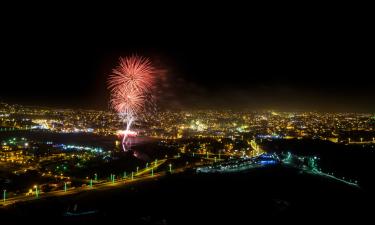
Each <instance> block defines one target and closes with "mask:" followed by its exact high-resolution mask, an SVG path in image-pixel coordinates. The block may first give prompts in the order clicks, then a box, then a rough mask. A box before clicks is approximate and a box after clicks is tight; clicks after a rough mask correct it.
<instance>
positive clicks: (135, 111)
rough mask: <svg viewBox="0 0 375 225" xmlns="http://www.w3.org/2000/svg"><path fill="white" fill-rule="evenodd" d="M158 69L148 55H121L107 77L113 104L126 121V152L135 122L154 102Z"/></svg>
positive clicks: (124, 136)
mask: <svg viewBox="0 0 375 225" xmlns="http://www.w3.org/2000/svg"><path fill="white" fill-rule="evenodd" d="M155 73H156V70H155V68H154V67H153V66H152V64H151V61H150V60H149V59H148V58H145V57H141V56H137V55H133V56H130V57H125V58H120V62H119V65H118V66H117V67H116V68H115V69H113V70H112V74H111V75H110V76H109V79H108V88H109V90H110V94H111V97H110V105H111V108H113V109H114V110H115V111H116V112H117V113H118V114H119V116H120V118H121V119H122V120H123V121H124V122H125V123H126V130H125V132H123V139H122V147H123V149H124V151H126V145H127V144H128V134H129V133H131V131H130V128H131V125H132V123H133V122H134V121H135V120H136V119H137V117H139V116H140V115H141V114H143V113H145V112H146V111H147V110H148V106H149V105H153V104H152V103H151V102H152V100H153V95H152V94H153V88H154V83H155Z"/></svg>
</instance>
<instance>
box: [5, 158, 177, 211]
mask: <svg viewBox="0 0 375 225" xmlns="http://www.w3.org/2000/svg"><path fill="white" fill-rule="evenodd" d="M166 161H167V159H163V160H159V161H158V162H157V163H156V165H155V164H154V163H152V164H153V165H152V166H149V167H148V168H145V169H142V170H140V171H139V172H138V173H134V176H133V179H132V178H131V175H130V176H128V177H127V178H126V179H122V178H120V179H117V180H114V182H113V181H105V182H100V183H96V184H93V185H92V187H90V185H87V186H85V187H74V188H68V189H67V190H66V191H65V190H58V191H51V192H46V193H44V192H42V193H39V195H38V197H37V196H36V195H26V194H22V195H19V196H15V197H11V198H7V199H6V200H5V201H4V200H3V201H1V202H0V206H7V205H11V204H14V203H17V202H26V201H32V200H37V199H42V198H48V197H57V196H65V195H72V194H77V193H80V192H84V191H92V190H104V189H110V188H114V187H122V186H126V185H129V184H134V183H136V182H141V181H145V180H149V179H154V178H158V177H161V176H163V175H165V174H166V173H165V172H158V173H153V175H152V174H151V171H152V169H153V170H156V169H157V168H158V167H159V166H161V165H162V164H164V163H165V162H166ZM183 170H184V169H182V170H180V169H179V170H176V171H174V172H182V171H183Z"/></svg>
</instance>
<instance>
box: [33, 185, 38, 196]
mask: <svg viewBox="0 0 375 225" xmlns="http://www.w3.org/2000/svg"><path fill="white" fill-rule="evenodd" d="M34 188H35V197H37V198H38V197H39V193H38V186H37V185H34Z"/></svg>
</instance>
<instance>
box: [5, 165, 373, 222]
mask: <svg viewBox="0 0 375 225" xmlns="http://www.w3.org/2000/svg"><path fill="white" fill-rule="evenodd" d="M371 199H372V198H371V197H370V195H369V194H368V193H365V192H364V191H362V190H361V189H359V188H356V187H353V186H349V185H346V184H343V183H339V182H337V181H333V180H329V179H327V178H322V177H319V176H316V175H310V174H305V173H301V172H300V171H298V170H296V169H292V168H286V167H282V166H271V167H267V168H259V169H254V170H252V171H248V172H246V173H239V174H216V175H214V174H195V173H193V172H186V173H183V174H178V175H168V176H166V177H164V178H160V179H158V180H153V181H147V182H143V183H138V184H134V185H133V186H128V187H127V188H125V189H111V190H105V191H97V190H94V191H90V192H86V193H81V194H79V195H74V196H69V197H60V198H56V199H54V198H50V199H41V200H37V201H33V202H29V203H22V204H18V205H14V206H10V207H7V208H5V209H1V210H0V217H1V221H2V222H4V224H12V223H18V222H27V223H28V224H30V223H31V222H33V224H34V222H36V223H39V224H40V223H49V224H56V223H64V224H76V223H80V224H83V223H84V222H88V223H84V224H92V223H93V224H103V223H116V224H202V223H205V224H215V223H216V224H217V223H220V224H239V223H241V224H243V223H246V224H252V222H256V221H260V222H263V223H266V224H268V223H270V222H288V221H289V222H297V223H304V222H311V221H345V220H355V221H357V222H359V221H364V220H365V219H366V218H369V217H370V216H369V213H370V212H371V211H372V207H371V206H368V203H370V202H372V200H371ZM75 205H76V210H75V211H74V208H75ZM66 212H73V215H66ZM116 221H117V222H116ZM1 224H3V223H1Z"/></svg>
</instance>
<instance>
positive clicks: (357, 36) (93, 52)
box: [0, 9, 375, 112]
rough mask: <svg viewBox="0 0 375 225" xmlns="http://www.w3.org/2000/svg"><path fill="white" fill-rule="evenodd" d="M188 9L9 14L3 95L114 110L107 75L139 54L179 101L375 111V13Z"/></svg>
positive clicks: (3, 58) (0, 94)
mask: <svg viewBox="0 0 375 225" xmlns="http://www.w3.org/2000/svg"><path fill="white" fill-rule="evenodd" d="M180 10H181V11H173V14H171V15H170V14H165V13H163V14H162V15H158V14H156V15H154V14H153V15H152V16H149V17H147V16H142V17H135V16H134V14H131V15H129V14H127V13H124V14H123V15H122V14H120V15H118V14H117V13H113V14H115V16H113V15H112V13H111V12H110V11H108V10H103V11H100V10H96V11H95V12H87V11H85V12H84V11H81V10H75V11H74V10H73V11H72V12H70V11H65V10H60V11H48V10H41V12H39V11H37V12H31V11H27V10H26V13H25V12H24V11H21V12H17V13H15V14H7V15H3V16H2V21H1V26H2V32H1V33H2V35H1V36H2V37H1V44H0V46H1V52H0V55H1V63H0V65H1V70H0V74H1V86H0V99H1V100H3V101H6V102H10V103H21V104H27V105H46V106H54V107H73V108H76V107H84V108H100V109H108V103H107V102H108V92H107V90H106V84H105V82H106V78H107V75H108V74H109V73H110V72H111V69H112V68H113V67H114V66H115V65H116V63H117V60H118V58H119V57H120V56H126V55H129V54H132V53H138V54H141V55H145V56H148V57H151V58H152V59H153V60H154V61H155V63H156V64H157V65H158V66H160V67H162V68H164V69H166V70H167V71H168V72H167V74H168V81H166V86H167V87H166V88H165V89H163V93H162V97H163V99H164V103H165V102H166V101H168V102H170V103H171V105H172V106H174V107H182V108H186V107H195V108H209V107H214V108H223V107H224V108H250V109H278V110H289V111H291V110H321V111H369V112H374V111H375V104H374V100H373V99H375V90H374V88H373V84H372V83H373V80H374V79H373V75H374V69H373V56H372V55H373V52H374V51H373V50H374V46H373V40H374V36H373V34H372V27H373V26H372V25H371V23H370V21H369V20H368V18H366V15H365V14H364V15H360V14H355V15H353V14H351V13H349V12H345V13H342V14H340V15H338V14H335V13H334V12H330V11H328V12H325V13H315V12H314V13H309V14H304V12H300V13H298V14H284V13H280V14H277V15H274V14H272V13H270V14H262V15H256V16H255V15H251V16H248V15H249V14H250V13H246V12H241V13H236V12H232V13H233V14H223V13H219V12H218V13H214V14H209V13H206V12H205V13H200V14H195V13H193V12H191V11H188V12H184V13H183V10H182V9H180ZM166 11H168V10H166ZM180 12H181V14H182V15H180ZM116 14H117V15H116Z"/></svg>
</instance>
